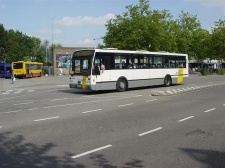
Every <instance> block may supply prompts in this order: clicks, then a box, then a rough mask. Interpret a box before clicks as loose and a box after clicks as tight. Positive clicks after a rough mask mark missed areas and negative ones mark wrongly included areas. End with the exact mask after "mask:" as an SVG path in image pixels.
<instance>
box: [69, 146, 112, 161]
mask: <svg viewBox="0 0 225 168" xmlns="http://www.w3.org/2000/svg"><path fill="white" fill-rule="evenodd" d="M111 146H112V145H110V144H109V145H106V146H103V147H100V148H96V149H93V150H90V151H87V152H84V153H81V154H79V155H75V156H72V159H76V158H79V157H81V156H85V155H88V154H90V153H94V152H97V151H100V150H103V149H106V148H109V147H111Z"/></svg>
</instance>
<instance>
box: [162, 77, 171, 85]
mask: <svg viewBox="0 0 225 168" xmlns="http://www.w3.org/2000/svg"><path fill="white" fill-rule="evenodd" d="M171 85H172V79H171V77H170V76H169V75H166V76H165V78H164V86H166V87H169V86H171Z"/></svg>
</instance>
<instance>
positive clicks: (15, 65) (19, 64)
mask: <svg viewBox="0 0 225 168" xmlns="http://www.w3.org/2000/svg"><path fill="white" fill-rule="evenodd" d="M22 68H23V63H13V69H22Z"/></svg>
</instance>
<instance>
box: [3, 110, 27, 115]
mask: <svg viewBox="0 0 225 168" xmlns="http://www.w3.org/2000/svg"><path fill="white" fill-rule="evenodd" d="M20 111H23V110H15V111H7V112H1V113H0V114H9V113H17V112H20Z"/></svg>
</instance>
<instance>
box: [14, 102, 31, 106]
mask: <svg viewBox="0 0 225 168" xmlns="http://www.w3.org/2000/svg"><path fill="white" fill-rule="evenodd" d="M31 103H33V102H27V103H19V104H13V105H14V106H17V105H23V104H31Z"/></svg>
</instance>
